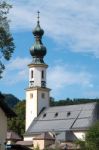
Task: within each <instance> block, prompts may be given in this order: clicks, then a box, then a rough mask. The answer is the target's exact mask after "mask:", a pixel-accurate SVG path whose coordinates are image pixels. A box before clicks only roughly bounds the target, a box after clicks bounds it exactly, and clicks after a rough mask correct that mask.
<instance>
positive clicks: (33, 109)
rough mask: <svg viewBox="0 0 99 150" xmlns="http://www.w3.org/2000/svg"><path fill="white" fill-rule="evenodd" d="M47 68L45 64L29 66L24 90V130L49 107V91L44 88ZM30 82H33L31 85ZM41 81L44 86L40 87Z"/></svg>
mask: <svg viewBox="0 0 99 150" xmlns="http://www.w3.org/2000/svg"><path fill="white" fill-rule="evenodd" d="M47 67H48V66H47V65H46V64H41V65H39V64H30V65H29V88H27V89H26V130H27V129H28V128H29V126H30V124H31V123H32V121H33V120H34V118H35V117H37V116H38V114H39V113H40V112H41V110H42V109H43V108H47V107H49V91H50V89H48V88H46V85H45V84H46V69H47ZM32 71H33V72H32ZM42 71H43V78H42ZM31 81H33V83H32V85H31ZM42 81H43V82H44V83H45V84H43V85H42Z"/></svg>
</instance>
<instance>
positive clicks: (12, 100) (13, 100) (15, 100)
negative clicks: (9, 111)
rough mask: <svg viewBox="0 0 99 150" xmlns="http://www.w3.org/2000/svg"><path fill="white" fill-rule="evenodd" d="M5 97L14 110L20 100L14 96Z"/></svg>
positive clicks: (7, 95)
mask: <svg viewBox="0 0 99 150" xmlns="http://www.w3.org/2000/svg"><path fill="white" fill-rule="evenodd" d="M3 95H4V96H5V102H6V103H7V104H8V105H9V106H10V107H11V108H13V107H14V106H15V105H16V104H17V103H18V102H20V100H19V99H18V98H17V97H15V96H14V95H12V94H3Z"/></svg>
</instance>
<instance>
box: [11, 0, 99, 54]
mask: <svg viewBox="0 0 99 150" xmlns="http://www.w3.org/2000/svg"><path fill="white" fill-rule="evenodd" d="M12 4H13V9H12V10H11V13H10V18H11V20H12V24H11V27H12V28H13V29H14V31H16V32H17V31H18V32H21V31H24V30H32V28H33V26H34V24H35V23H36V12H37V10H40V11H41V19H40V20H41V25H42V26H43V27H44V29H45V31H46V36H49V37H51V38H52V39H53V40H55V41H57V42H58V43H60V44H61V45H62V46H64V48H66V46H68V48H69V50H71V51H74V52H84V53H91V54H94V55H95V56H96V57H99V15H98V14H99V9H98V6H99V1H98V0H94V1H93V0H83V1H82V0H79V1H77V0H69V1H68V0H63V1H60V0H53V1H52V0H51V1H49V0H43V1H42V2H41V1H40V0H38V1H33V0H28V1H26V0H21V1H15V0H14V1H12ZM25 4H26V5H25Z"/></svg>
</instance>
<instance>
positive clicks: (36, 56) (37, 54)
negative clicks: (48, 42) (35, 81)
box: [30, 11, 46, 64]
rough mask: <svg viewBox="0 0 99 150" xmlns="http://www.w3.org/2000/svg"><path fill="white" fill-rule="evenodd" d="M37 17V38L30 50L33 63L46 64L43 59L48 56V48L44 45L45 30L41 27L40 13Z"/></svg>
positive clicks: (34, 32)
mask: <svg viewBox="0 0 99 150" xmlns="http://www.w3.org/2000/svg"><path fill="white" fill-rule="evenodd" d="M37 13H38V16H37V25H36V27H35V29H34V30H33V35H34V37H35V42H34V44H33V46H32V47H31V49H30V53H31V55H32V57H33V63H35V64H36V63H44V60H43V57H44V56H45V55H46V47H45V46H44V45H43V43H42V36H43V34H44V30H43V29H42V28H41V27H40V21H39V18H40V16H39V14H40V12H39V11H38V12H37Z"/></svg>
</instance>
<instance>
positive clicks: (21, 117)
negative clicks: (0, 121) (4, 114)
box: [8, 101, 25, 136]
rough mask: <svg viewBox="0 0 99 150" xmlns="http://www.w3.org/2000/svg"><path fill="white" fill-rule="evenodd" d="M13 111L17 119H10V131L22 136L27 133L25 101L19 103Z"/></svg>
mask: <svg viewBox="0 0 99 150" xmlns="http://www.w3.org/2000/svg"><path fill="white" fill-rule="evenodd" d="M13 110H14V111H15V113H16V114H17V117H16V118H12V119H8V130H13V131H15V132H16V133H18V134H19V135H21V136H22V135H23V134H24V132H25V101H20V102H18V103H17V105H16V106H15V107H14V109H13Z"/></svg>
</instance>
